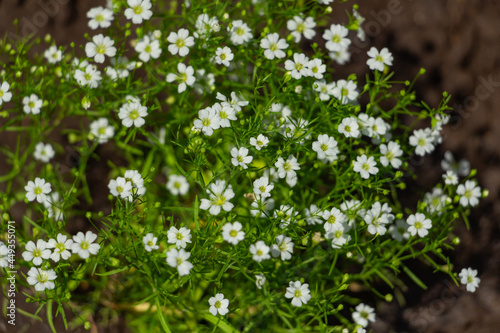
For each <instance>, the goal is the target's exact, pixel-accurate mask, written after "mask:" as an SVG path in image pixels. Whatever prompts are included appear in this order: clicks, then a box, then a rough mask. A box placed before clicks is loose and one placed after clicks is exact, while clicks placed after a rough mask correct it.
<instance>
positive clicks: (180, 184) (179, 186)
mask: <svg viewBox="0 0 500 333" xmlns="http://www.w3.org/2000/svg"><path fill="white" fill-rule="evenodd" d="M166 186H167V190H169V191H170V193H171V194H173V195H185V194H186V193H187V192H188V190H189V183H188V182H187V179H186V177H184V176H181V175H170V176H169V177H168V181H167V185H166Z"/></svg>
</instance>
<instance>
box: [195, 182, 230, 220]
mask: <svg viewBox="0 0 500 333" xmlns="http://www.w3.org/2000/svg"><path fill="white" fill-rule="evenodd" d="M207 194H209V196H210V199H201V203H200V209H203V210H207V209H208V211H209V212H210V214H212V215H218V214H219V213H220V211H221V208H222V209H224V210H225V211H226V212H229V211H231V209H233V207H234V205H233V204H232V203H230V202H229V200H231V199H232V198H233V197H234V192H233V188H232V186H231V185H228V187H227V188H226V182H225V181H224V180H220V179H217V180H216V181H215V183H212V184H211V185H210V189H207Z"/></svg>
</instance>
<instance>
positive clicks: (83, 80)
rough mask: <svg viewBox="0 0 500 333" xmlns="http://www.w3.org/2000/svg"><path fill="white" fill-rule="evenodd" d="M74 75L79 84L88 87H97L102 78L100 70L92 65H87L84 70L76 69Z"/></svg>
mask: <svg viewBox="0 0 500 333" xmlns="http://www.w3.org/2000/svg"><path fill="white" fill-rule="evenodd" d="M74 77H75V80H76V81H77V82H78V84H79V85H80V86H82V87H83V86H88V87H89V88H97V86H98V84H99V82H100V81H101V80H102V77H101V72H100V71H99V70H97V67H96V66H94V65H87V66H86V67H85V71H82V70H80V69H77V70H76V71H75V76H74Z"/></svg>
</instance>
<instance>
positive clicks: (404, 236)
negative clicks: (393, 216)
mask: <svg viewBox="0 0 500 333" xmlns="http://www.w3.org/2000/svg"><path fill="white" fill-rule="evenodd" d="M389 234H391V236H392V238H394V239H395V240H397V241H398V242H402V241H403V240H408V239H409V238H410V233H409V232H408V223H406V221H405V220H396V225H391V226H390V227H389Z"/></svg>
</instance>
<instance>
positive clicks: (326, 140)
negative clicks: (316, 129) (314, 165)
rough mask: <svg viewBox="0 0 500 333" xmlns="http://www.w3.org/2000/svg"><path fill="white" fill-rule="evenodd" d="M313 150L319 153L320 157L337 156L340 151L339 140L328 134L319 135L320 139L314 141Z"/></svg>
mask: <svg viewBox="0 0 500 333" xmlns="http://www.w3.org/2000/svg"><path fill="white" fill-rule="evenodd" d="M312 150H314V151H315V152H316V153H317V154H318V158H319V159H325V158H326V157H327V156H333V157H336V156H337V154H338V153H339V149H338V147H337V141H336V140H335V139H334V138H333V137H331V136H328V134H320V135H318V141H314V142H313V144H312Z"/></svg>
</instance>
